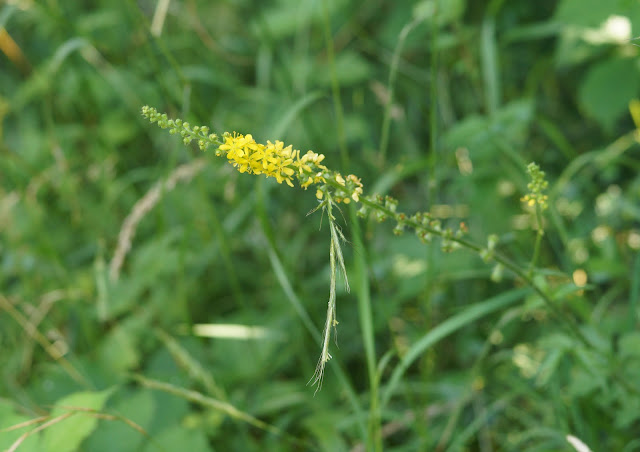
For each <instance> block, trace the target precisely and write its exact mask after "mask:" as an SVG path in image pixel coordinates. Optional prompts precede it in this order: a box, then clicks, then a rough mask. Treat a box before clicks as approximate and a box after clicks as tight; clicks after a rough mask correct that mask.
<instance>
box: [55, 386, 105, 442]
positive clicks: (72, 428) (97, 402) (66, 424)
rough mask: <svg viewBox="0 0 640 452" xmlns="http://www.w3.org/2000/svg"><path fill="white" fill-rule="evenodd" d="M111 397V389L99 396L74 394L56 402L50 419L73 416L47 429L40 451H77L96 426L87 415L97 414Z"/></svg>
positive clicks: (88, 393) (97, 393) (84, 393)
mask: <svg viewBox="0 0 640 452" xmlns="http://www.w3.org/2000/svg"><path fill="white" fill-rule="evenodd" d="M112 393H113V389H107V390H105V391H100V392H76V393H74V394H71V395H69V396H67V397H64V398H62V399H60V400H58V402H56V405H55V407H54V409H53V411H52V412H51V418H52V419H54V418H56V417H58V416H62V415H63V414H66V413H70V412H75V414H73V415H72V416H71V417H68V418H66V419H63V420H61V421H60V422H57V423H55V424H53V425H51V426H49V427H47V429H46V430H45V431H44V435H43V438H42V445H43V451H46V452H72V451H75V450H77V449H78V446H80V443H82V441H83V440H84V439H85V438H86V437H87V436H89V434H90V433H91V432H92V431H93V429H94V428H95V427H96V425H97V423H98V418H96V417H95V416H93V415H92V413H91V412H90V411H91V410H95V411H99V410H101V409H102V407H103V406H104V404H105V402H106V401H107V399H108V398H109V396H110V395H111V394H112Z"/></svg>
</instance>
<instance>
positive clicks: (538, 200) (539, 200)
mask: <svg viewBox="0 0 640 452" xmlns="http://www.w3.org/2000/svg"><path fill="white" fill-rule="evenodd" d="M527 173H528V174H529V177H530V178H531V182H529V183H528V184H527V188H528V189H529V193H527V194H526V195H524V196H523V197H522V198H521V199H520V200H521V201H522V202H526V203H527V205H529V206H530V207H533V206H535V205H536V204H537V205H539V206H540V208H541V209H542V210H545V209H546V208H547V207H549V206H548V203H547V200H548V199H549V197H548V196H547V195H545V194H544V193H543V192H544V190H546V189H547V186H548V185H549V182H547V180H546V179H545V173H544V171H542V170H541V169H540V167H539V166H538V165H536V164H535V163H529V165H527Z"/></svg>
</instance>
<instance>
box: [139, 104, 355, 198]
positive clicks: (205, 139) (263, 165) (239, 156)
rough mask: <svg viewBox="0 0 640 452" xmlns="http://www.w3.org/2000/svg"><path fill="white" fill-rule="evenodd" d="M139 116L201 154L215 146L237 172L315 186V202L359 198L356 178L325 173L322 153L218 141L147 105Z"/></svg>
mask: <svg viewBox="0 0 640 452" xmlns="http://www.w3.org/2000/svg"><path fill="white" fill-rule="evenodd" d="M142 115H143V116H144V117H146V118H147V119H149V121H151V122H155V123H157V124H158V126H160V127H161V128H163V129H169V133H171V134H172V135H180V136H181V137H182V141H183V142H184V144H189V143H191V142H192V141H196V142H197V143H198V147H199V148H200V149H201V150H202V151H206V150H207V149H208V148H209V147H210V146H215V147H216V151H215V152H216V155H217V156H219V157H221V156H226V157H227V160H228V161H229V162H230V163H231V164H232V165H233V166H234V167H235V168H236V169H237V170H238V171H240V172H241V173H247V174H264V175H265V176H266V177H273V178H275V179H276V181H278V183H279V184H281V183H283V182H285V183H286V184H287V185H289V186H291V187H293V186H294V185H293V181H294V178H295V179H297V181H298V183H299V184H300V186H301V187H302V188H304V189H307V188H308V187H309V186H310V185H312V184H315V185H318V190H317V191H316V196H317V197H318V199H322V198H323V197H324V196H325V194H327V195H331V199H332V200H333V201H335V202H343V203H345V204H348V203H349V202H351V200H353V201H356V202H358V201H359V199H360V196H361V195H362V182H361V181H360V179H358V178H357V177H356V176H354V175H353V174H350V175H348V176H347V177H346V178H345V177H343V176H342V175H341V174H340V173H338V172H337V171H331V170H329V169H328V168H327V167H326V166H324V165H323V164H322V161H323V160H324V155H322V154H317V153H315V152H313V151H307V153H306V154H303V155H301V153H300V151H299V150H297V149H293V147H292V146H291V145H289V146H285V145H284V143H283V142H282V141H278V140H276V142H275V143H272V142H271V141H267V144H262V143H257V142H256V141H255V140H254V139H253V136H251V135H250V134H247V135H242V134H239V133H233V134H231V133H228V132H226V133H224V134H223V135H222V137H221V138H222V140H223V141H221V140H220V137H218V135H216V134H215V133H209V128H208V127H206V126H191V125H190V124H189V123H188V122H185V121H182V120H180V119H175V120H174V119H169V118H168V117H167V115H166V114H164V113H159V112H158V111H157V110H156V109H155V108H153V107H149V106H144V107H142Z"/></svg>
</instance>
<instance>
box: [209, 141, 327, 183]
mask: <svg viewBox="0 0 640 452" xmlns="http://www.w3.org/2000/svg"><path fill="white" fill-rule="evenodd" d="M223 138H224V144H222V145H220V146H219V147H218V150H217V151H216V154H217V155H223V154H226V156H227V159H228V160H229V162H230V163H231V164H232V165H233V166H234V167H235V168H237V169H238V171H240V172H241V173H249V174H264V175H265V176H267V177H275V179H276V180H277V181H278V183H279V184H281V183H282V182H286V183H287V185H289V186H290V187H293V177H294V176H297V177H298V180H299V181H300V185H301V186H302V187H304V188H307V187H308V186H309V185H311V184H312V183H319V182H324V181H325V179H324V178H323V176H322V173H323V171H328V170H327V167H326V166H324V165H322V164H321V163H320V162H322V160H323V159H324V155H322V154H316V153H315V152H313V151H309V152H307V153H306V154H305V155H303V156H302V157H301V156H300V151H299V150H297V149H293V148H292V146H291V145H289V146H286V147H285V146H284V143H283V142H282V141H278V140H276V142H275V143H272V142H271V141H267V144H266V145H264V144H261V143H256V141H255V140H254V139H253V137H252V136H251V135H241V134H237V133H234V134H233V135H232V134H230V133H225V134H224V136H223Z"/></svg>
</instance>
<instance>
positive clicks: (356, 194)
mask: <svg viewBox="0 0 640 452" xmlns="http://www.w3.org/2000/svg"><path fill="white" fill-rule="evenodd" d="M142 115H143V116H145V117H146V118H147V119H149V121H151V122H152V123H153V122H155V123H157V124H158V126H160V127H161V128H163V129H169V133H170V134H179V135H180V136H181V137H182V139H183V142H184V144H187V145H188V144H190V143H191V142H193V141H196V142H197V143H198V147H199V148H200V149H201V150H203V151H206V150H207V149H208V148H209V147H214V148H215V154H216V156H219V157H226V158H227V160H228V161H229V163H231V164H232V165H233V166H234V167H235V168H236V169H237V170H238V171H239V172H241V173H247V174H256V175H264V176H266V177H273V178H275V179H276V181H277V182H278V183H279V184H282V183H283V182H284V183H286V184H287V185H288V186H290V187H294V181H297V183H298V185H300V186H301V187H302V188H304V189H305V190H306V189H307V188H308V187H310V186H311V185H314V186H315V187H316V198H317V199H318V200H319V202H320V204H319V205H318V207H317V208H316V209H314V210H313V211H316V210H318V209H320V208H322V209H323V211H326V212H327V217H328V219H329V229H330V232H331V243H330V248H329V258H330V266H331V286H330V291H329V302H328V307H327V318H326V321H325V327H324V331H323V337H322V352H321V355H320V359H319V360H318V365H317V367H316V370H315V373H314V374H313V376H312V378H311V380H310V382H313V384H317V385H318V388H319V387H320V386H321V385H322V380H323V376H324V369H325V365H326V363H327V361H329V359H331V354H330V353H329V343H330V337H331V330H332V329H334V330H335V327H336V325H337V324H338V321H337V318H336V292H335V285H336V280H337V273H338V269H339V271H340V273H342V275H343V276H344V279H345V284H346V286H347V289H348V287H349V285H348V281H347V275H346V269H345V265H344V259H343V255H342V250H341V247H340V241H344V236H343V234H342V232H341V230H340V228H339V227H338V225H337V224H336V218H335V216H334V215H333V210H332V209H333V208H334V207H337V205H336V204H337V203H344V204H348V203H350V202H352V201H353V202H356V203H359V204H361V206H362V207H361V209H360V210H359V211H358V214H359V215H360V216H363V217H364V216H367V215H369V214H373V216H374V218H375V219H376V220H378V221H379V222H382V221H385V220H387V219H391V220H393V221H395V222H396V226H395V228H394V230H393V232H394V234H396V235H400V234H402V233H403V232H404V230H405V228H410V229H413V230H414V231H415V233H416V235H417V236H418V238H419V239H420V240H421V241H422V242H423V243H430V242H431V241H432V240H433V238H434V237H438V238H440V239H441V242H442V249H443V250H444V251H453V250H455V249H458V248H461V247H462V248H466V249H469V250H471V251H474V252H476V253H477V254H478V255H480V256H481V257H482V258H483V259H484V260H485V261H487V262H488V261H494V262H496V264H497V267H496V269H502V268H507V269H509V270H511V271H512V272H513V273H514V274H515V275H517V276H518V277H520V278H521V279H522V280H523V281H524V282H525V283H526V284H527V285H529V286H530V287H532V288H533V289H534V290H535V291H536V292H537V294H538V295H539V296H540V297H541V299H542V300H543V301H544V302H545V304H546V305H547V307H548V308H549V309H550V311H551V312H553V313H554V314H555V315H556V316H557V317H558V318H559V319H561V320H562V321H563V323H564V324H565V325H566V326H567V327H568V329H569V330H570V331H571V332H572V333H573V335H574V336H575V337H577V338H578V339H579V340H581V341H582V342H583V343H584V344H586V345H589V342H588V340H587V338H586V336H585V335H584V333H582V331H581V330H579V329H578V327H577V325H576V323H575V321H574V320H573V319H572V318H570V317H568V316H567V315H566V314H564V313H563V312H562V311H561V310H560V309H559V308H558V307H557V306H556V305H555V303H554V300H553V299H552V298H551V297H550V296H549V295H548V294H547V292H546V290H545V289H544V288H542V287H541V286H540V285H538V284H537V283H536V282H535V281H534V279H533V273H532V271H531V270H530V271H528V272H527V271H525V270H524V269H523V268H522V267H521V266H519V265H517V264H516V263H514V262H512V261H511V260H510V259H508V258H507V257H506V256H504V255H502V254H500V253H499V252H498V251H496V249H495V248H496V245H497V243H498V239H497V237H496V236H493V235H492V236H490V237H489V240H488V243H487V246H481V245H477V244H475V243H472V242H470V241H468V240H467V239H465V238H464V236H465V234H466V232H467V228H466V225H465V224H464V223H461V224H460V227H459V228H458V229H457V230H455V231H454V230H453V229H451V228H443V227H442V225H441V223H440V221H439V220H438V219H434V218H432V217H431V216H430V215H429V213H426V212H418V213H416V214H414V215H412V216H407V215H406V214H404V213H400V212H397V211H396V207H397V204H398V202H397V200H395V199H393V198H391V197H389V196H386V197H382V196H379V195H374V196H364V195H363V186H362V182H361V181H360V179H359V178H358V177H356V176H354V175H353V174H350V175H348V176H347V177H343V176H342V175H341V174H340V173H339V172H337V171H333V170H330V169H329V168H327V167H326V166H325V165H323V164H322V161H323V160H324V158H325V157H324V155H323V154H317V153H315V152H313V151H307V153H306V154H303V155H301V153H300V151H299V150H297V149H293V148H292V146H291V145H289V146H286V147H285V146H284V143H283V142H281V141H276V142H275V143H272V142H271V141H267V144H266V145H265V144H261V143H257V142H256V141H255V140H254V139H253V137H252V136H251V135H241V134H237V133H233V134H230V133H228V132H225V133H224V134H223V135H222V137H219V136H218V135H216V134H215V133H209V128H208V127H206V126H193V127H192V126H191V125H190V124H189V123H187V122H183V121H181V120H180V119H176V120H173V119H169V118H168V117H167V115H166V114H160V113H158V111H157V110H156V109H155V108H152V107H148V106H145V107H143V108H142ZM528 171H529V174H530V176H531V178H532V183H531V184H530V185H529V189H530V193H529V194H527V195H526V196H525V197H524V198H523V201H525V202H527V203H528V204H529V205H532V206H533V205H535V206H536V207H537V208H538V209H537V210H536V211H537V213H538V215H537V218H538V220H539V223H540V224H539V229H538V230H539V231H542V225H541V217H540V212H541V210H542V209H544V208H545V207H546V202H547V197H546V195H544V194H543V193H542V191H543V190H544V189H545V188H546V184H547V182H546V181H545V180H544V172H542V171H540V169H539V167H538V166H537V165H535V164H531V165H530V166H529V168H528ZM540 239H541V233H540V232H539V237H538V242H539V241H540ZM538 247H539V243H537V244H536V250H537V248H538ZM536 255H537V251H536V252H535V253H534V256H536ZM534 261H535V257H534Z"/></svg>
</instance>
